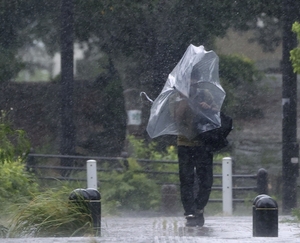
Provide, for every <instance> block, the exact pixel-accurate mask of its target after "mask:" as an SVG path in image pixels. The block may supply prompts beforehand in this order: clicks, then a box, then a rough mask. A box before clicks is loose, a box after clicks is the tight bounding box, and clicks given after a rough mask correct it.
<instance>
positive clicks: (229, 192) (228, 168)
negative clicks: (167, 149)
mask: <svg viewBox="0 0 300 243" xmlns="http://www.w3.org/2000/svg"><path fill="white" fill-rule="evenodd" d="M36 158H48V159H49V158H56V159H72V160H73V162H74V161H75V160H80V161H83V160H84V161H89V160H95V161H97V164H100V165H101V163H103V162H109V163H114V162H117V164H118V163H120V162H121V163H123V166H125V167H126V166H128V161H127V159H126V158H124V157H99V156H69V155H50V154H32V153H31V154H28V161H27V168H28V170H31V171H33V172H36V171H37V170H40V171H44V170H58V171H72V172H76V171H87V166H86V165H85V163H82V165H81V166H71V167H70V166H57V165H40V164H39V163H38V162H37V161H36V160H35V159H36ZM137 162H139V163H140V164H158V163H160V164H177V163H178V162H177V161H170V160H149V159H137ZM74 164H76V163H74ZM119 165H120V164H119ZM214 166H222V174H214V179H221V180H222V185H213V187H212V190H216V191H222V199H213V198H212V199H210V202H222V203H223V212H224V213H225V214H227V215H230V214H232V210H233V203H243V202H246V201H249V199H243V198H235V194H236V192H241V191H255V192H256V193H257V194H267V183H268V182H267V172H266V171H265V170H264V169H260V170H259V171H258V173H257V174H251V175H249V174H233V173H232V171H233V169H232V167H233V166H232V159H231V158H230V157H227V158H223V160H222V162H214ZM94 170H96V171H98V172H110V171H112V170H121V167H118V168H114V169H106V168H102V167H101V166H100V167H99V166H96V168H95V169H94ZM134 172H135V173H145V174H153V175H178V172H175V171H154V170H146V169H144V170H136V171H134ZM71 175H72V174H71ZM87 177H88V175H87V176H86V177H84V178H78V177H76V178H75V177H71V176H48V175H46V173H39V175H38V178H39V179H41V180H67V181H87ZM164 178H166V177H164ZM238 179H247V180H248V179H251V180H256V185H253V186H237V185H236V183H235V181H236V180H238ZM98 182H100V183H102V182H104V183H105V182H107V181H105V180H101V178H100V180H98ZM158 184H162V185H166V184H172V185H177V186H178V185H179V182H178V183H174V182H171V183H170V182H167V181H160V182H158Z"/></svg>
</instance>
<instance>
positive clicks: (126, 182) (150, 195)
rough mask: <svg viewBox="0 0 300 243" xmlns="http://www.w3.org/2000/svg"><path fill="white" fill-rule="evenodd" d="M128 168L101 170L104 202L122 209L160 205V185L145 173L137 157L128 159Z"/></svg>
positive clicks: (152, 208)
mask: <svg viewBox="0 0 300 243" xmlns="http://www.w3.org/2000/svg"><path fill="white" fill-rule="evenodd" d="M128 165H129V166H128V168H126V166H123V168H122V170H113V171H111V172H110V173H107V172H100V173H99V174H100V175H99V178H101V179H103V180H104V181H105V182H103V184H102V186H101V192H102V193H101V196H102V198H103V204H113V205H114V206H116V207H118V208H119V209H121V210H135V211H139V210H149V209H151V210H155V209H157V207H158V205H159V191H160V190H159V187H158V185H157V184H156V183H155V181H153V180H151V179H149V178H148V177H147V176H146V175H145V174H143V173H136V172H137V171H139V170H141V169H142V167H141V166H140V165H139V164H138V163H137V161H136V160H135V159H128Z"/></svg>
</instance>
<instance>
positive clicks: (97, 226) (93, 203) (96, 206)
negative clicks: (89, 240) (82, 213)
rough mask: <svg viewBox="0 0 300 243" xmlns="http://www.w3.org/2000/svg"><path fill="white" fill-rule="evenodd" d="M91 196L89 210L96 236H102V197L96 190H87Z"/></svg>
mask: <svg viewBox="0 0 300 243" xmlns="http://www.w3.org/2000/svg"><path fill="white" fill-rule="evenodd" d="M86 191H87V193H88V195H89V209H90V212H91V217H92V220H93V227H94V231H95V235H96V236H101V195H100V193H99V191H98V190H96V189H94V188H88V189H86Z"/></svg>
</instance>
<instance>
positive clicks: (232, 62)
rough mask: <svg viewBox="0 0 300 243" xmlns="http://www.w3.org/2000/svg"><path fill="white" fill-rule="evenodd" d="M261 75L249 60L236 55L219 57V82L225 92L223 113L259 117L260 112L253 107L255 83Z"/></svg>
mask: <svg viewBox="0 0 300 243" xmlns="http://www.w3.org/2000/svg"><path fill="white" fill-rule="evenodd" d="M262 77H263V76H262V73H261V72H259V71H258V70H257V69H256V68H255V64H254V62H253V61H251V60H250V59H248V58H246V57H243V56H238V55H220V80H221V84H222V86H223V88H224V89H225V91H226V99H225V101H224V104H223V110H224V111H225V113H228V114H230V115H231V116H233V117H238V118H247V117H260V116H262V114H261V111H260V110H259V109H258V108H257V107H255V105H253V102H251V101H254V100H255V96H256V93H257V89H258V88H257V83H258V82H259V81H260V80H261V79H262Z"/></svg>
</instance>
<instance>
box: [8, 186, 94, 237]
mask: <svg viewBox="0 0 300 243" xmlns="http://www.w3.org/2000/svg"><path fill="white" fill-rule="evenodd" d="M69 194H70V188H69V187H62V188H60V189H59V190H51V189H50V190H48V191H45V192H42V193H38V194H36V195H35V196H34V198H33V199H32V200H31V201H30V202H29V203H19V204H17V205H15V206H14V207H13V208H12V209H11V210H13V212H14V214H13V217H12V221H11V222H10V225H9V234H8V235H9V237H26V236H30V237H50V236H51V237H54V236H56V237H64V236H66V237H70V236H83V235H92V234H93V232H92V219H91V217H90V214H89V212H88V209H87V208H86V206H85V205H82V204H81V203H74V202H71V201H69V200H68V197H69Z"/></svg>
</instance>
